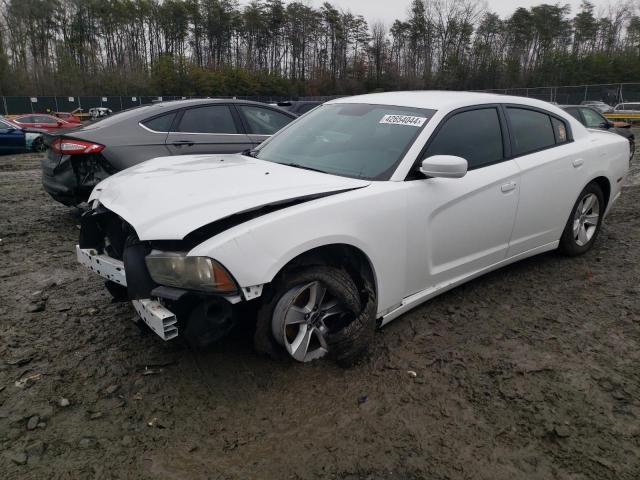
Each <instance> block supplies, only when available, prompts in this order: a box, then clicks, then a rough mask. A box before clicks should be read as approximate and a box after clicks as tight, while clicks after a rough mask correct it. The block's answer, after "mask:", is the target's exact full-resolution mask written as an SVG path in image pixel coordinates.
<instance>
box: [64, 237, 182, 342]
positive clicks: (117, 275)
mask: <svg viewBox="0 0 640 480" xmlns="http://www.w3.org/2000/svg"><path fill="white" fill-rule="evenodd" d="M76 256H77V258H78V262H80V263H81V264H82V265H84V266H85V267H87V268H89V269H90V270H93V271H94V272H95V273H97V274H98V275H100V276H101V277H102V278H105V279H106V280H109V281H111V282H114V283H117V284H118V285H122V286H123V287H126V286H127V277H126V275H125V271H124V263H123V262H121V261H120V260H116V259H115V258H111V257H108V256H106V255H101V254H99V253H98V252H97V251H96V250H94V249H92V248H80V246H79V245H76ZM131 303H133V307H134V308H135V309H136V312H138V315H139V316H140V318H141V319H142V321H143V322H144V323H146V324H147V325H148V326H149V328H151V330H153V331H154V332H155V333H156V334H157V335H158V336H159V337H160V338H162V339H163V340H171V339H173V338H176V337H177V336H178V319H177V318H176V316H175V315H174V313H173V312H171V311H170V310H168V309H167V308H166V307H165V306H164V305H162V304H161V303H160V302H158V301H157V300H152V299H150V298H144V299H140V300H132V302H131Z"/></svg>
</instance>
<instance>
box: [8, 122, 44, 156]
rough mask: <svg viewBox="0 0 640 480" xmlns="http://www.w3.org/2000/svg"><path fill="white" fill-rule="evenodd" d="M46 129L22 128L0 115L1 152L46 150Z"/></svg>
mask: <svg viewBox="0 0 640 480" xmlns="http://www.w3.org/2000/svg"><path fill="white" fill-rule="evenodd" d="M43 134H44V130H38V129H35V128H22V127H19V126H18V125H16V124H15V123H13V122H12V121H11V120H9V119H8V118H4V117H0V154H3V153H25V152H31V151H33V152H44V151H45V149H46V148H45V145H44V139H43Z"/></svg>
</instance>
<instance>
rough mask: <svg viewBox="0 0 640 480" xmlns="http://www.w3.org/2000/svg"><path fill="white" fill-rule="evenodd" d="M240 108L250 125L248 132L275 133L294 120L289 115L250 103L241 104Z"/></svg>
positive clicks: (259, 133)
mask: <svg viewBox="0 0 640 480" xmlns="http://www.w3.org/2000/svg"><path fill="white" fill-rule="evenodd" d="M238 108H239V110H240V112H241V113H242V115H243V116H244V118H245V120H246V122H247V125H248V127H249V132H248V133H253V134H255V135H273V134H274V133H276V132H277V131H278V130H280V129H281V128H282V127H284V126H286V125H288V124H289V123H291V121H292V119H291V118H289V117H288V116H286V115H284V114H282V113H280V112H276V111H275V110H271V109H268V108H262V107H254V106H249V105H241V106H239V107H238Z"/></svg>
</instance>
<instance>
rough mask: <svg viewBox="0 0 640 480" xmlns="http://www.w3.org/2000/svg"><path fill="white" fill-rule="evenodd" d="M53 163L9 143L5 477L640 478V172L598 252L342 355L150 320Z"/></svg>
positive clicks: (485, 283)
mask: <svg viewBox="0 0 640 480" xmlns="http://www.w3.org/2000/svg"><path fill="white" fill-rule="evenodd" d="M37 160H38V158H37V156H33V155H25V156H14V157H0V204H1V205H2V208H1V209H0V237H1V238H2V243H1V244H0V258H2V260H3V266H2V268H1V269H0V283H1V288H0V358H1V359H3V361H0V472H2V478H3V479H7V480H12V479H21V480H25V479H41V478H51V479H58V478H138V479H156V478H157V479H159V478H221V479H245V478H261V479H271V478H273V479H283V478H295V479H324V478H326V479H350V480H356V479H397V480H400V479H402V480H405V479H417V478H428V479H435V480H438V479H452V478H455V479H458V478H460V479H463V478H474V479H487V480H488V479H492V480H501V479H505V480H506V479H513V478H527V479H544V480H547V479H554V478H557V479H569V478H571V479H597V480H604V479H616V480H619V479H623V480H626V479H629V480H632V479H633V480H635V479H637V478H638V476H639V474H640V457H639V455H638V451H640V423H639V422H638V419H639V418H640V369H638V365H639V364H640V302H639V301H638V296H639V294H640V287H639V285H640V266H639V265H640V264H639V260H640V209H639V208H638V205H640V187H639V186H638V184H640V174H638V172H639V170H638V169H637V168H635V169H634V173H633V175H632V177H631V178H632V182H631V183H632V185H629V186H627V187H626V188H625V191H624V194H623V196H622V198H621V200H620V202H619V203H618V205H616V208H615V210H614V211H613V213H612V215H611V216H610V217H609V218H608V219H607V221H606V224H605V226H604V229H603V232H602V235H601V236H600V238H599V240H598V242H597V244H596V245H595V248H594V249H593V250H592V251H591V252H589V253H588V254H587V255H585V256H583V257H579V258H574V259H569V258H565V257H562V256H560V255H558V254H556V253H549V254H545V255H541V256H539V257H536V258H533V259H528V260H525V261H522V262H519V263H517V264H515V265H512V266H510V267H507V268H504V269H502V270H500V271H497V272H494V273H491V274H489V275H486V276H484V277H482V278H480V279H477V280H475V281H473V282H470V283H468V284H466V285H464V286H462V287H460V288H457V289H455V290H453V291H451V292H448V293H446V294H444V295H442V296H440V297H438V298H436V299H434V300H432V301H430V302H428V303H427V304H425V305H423V306H421V307H419V308H417V309H415V310H413V311H412V312H410V313H408V314H406V315H404V316H403V317H402V318H400V319H398V320H397V321H395V322H394V323H392V324H391V325H389V326H388V327H385V328H384V329H383V330H381V331H379V332H377V334H376V336H375V341H374V345H373V348H372V351H371V354H370V355H369V357H368V358H367V359H366V360H365V361H363V362H362V363H361V364H359V365H358V366H356V367H354V368H351V369H347V370H344V369H340V368H338V367H336V366H335V365H333V364H332V363H331V362H324V363H314V364H310V365H292V364H290V363H287V362H276V361H271V360H266V359H264V358H262V357H260V356H258V355H256V354H255V353H254V352H253V350H252V347H251V345H252V342H251V332H249V331H242V330H240V331H238V332H235V333H234V334H233V335H232V336H231V337H230V338H228V339H227V340H226V341H224V342H222V343H221V344H219V345H217V346H216V347H215V348H213V349H211V350H209V351H206V352H200V353H195V352H192V351H190V350H188V349H187V348H185V347H184V346H182V344H181V343H180V342H176V343H169V344H167V343H164V342H162V341H161V340H159V339H158V338H156V337H155V336H154V335H151V334H146V333H145V332H144V331H141V330H140V329H139V328H138V327H137V326H136V325H135V324H134V323H133V322H132V321H131V319H132V318H133V317H134V312H133V309H132V308H131V306H130V305H128V304H126V303H124V304H123V303H111V299H110V297H109V295H108V293H107V292H106V290H105V289H104V287H103V282H102V281H101V280H100V278H98V277H97V276H95V275H93V274H92V273H90V272H88V271H87V270H85V269H84V268H81V267H80V266H79V265H78V264H77V263H76V261H75V258H74V252H73V248H74V244H75V242H76V241H77V235H78V229H77V227H76V225H77V224H78V217H77V212H76V211H75V210H73V209H68V208H65V207H63V206H61V205H58V204H56V203H55V202H54V201H53V200H51V199H50V198H48V197H47V195H46V194H45V193H44V192H43V191H42V188H41V186H40V172H39V171H38V170H37V165H38V163H37ZM34 292H38V294H37V296H35V297H34V296H33V295H32V294H33V293H34ZM45 298H46V304H45V300H44V299H45ZM30 304H42V305H44V306H45V309H44V310H43V311H35V310H33V311H30V310H31V309H30V308H28V307H27V306H28V305H30ZM89 312H91V313H90V314H87V313H89ZM147 372H153V374H152V375H150V374H148V373H147ZM409 372H411V373H409ZM414 373H415V375H414ZM98 413H99V415H98ZM38 417H39V420H37V421H36V420H33V419H34V418H38ZM45 421H46V428H33V429H31V428H30V427H33V425H34V423H35V424H36V425H39V424H40V423H43V422H45Z"/></svg>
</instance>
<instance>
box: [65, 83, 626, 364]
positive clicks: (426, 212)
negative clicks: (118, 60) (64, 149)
mask: <svg viewBox="0 0 640 480" xmlns="http://www.w3.org/2000/svg"><path fill="white" fill-rule="evenodd" d="M628 167H629V144H628V142H627V141H626V140H625V139H623V138H622V137H619V136H618V135H615V134H613V133H609V132H605V131H595V130H587V129H586V128H584V127H583V126H582V125H581V124H580V123H579V122H578V121H577V120H575V119H574V118H573V117H572V116H570V115H568V114H567V113H566V112H564V111H563V110H561V109H559V108H557V107H555V106H553V105H550V104H549V103H546V102H541V101H537V100H533V99H528V98H521V97H508V96H499V95H490V94H482V93H465V92H397V93H384V94H373V95H364V96H359V97H351V98H343V99H339V100H335V101H332V102H329V103H327V104H325V105H323V106H321V107H318V108H317V109H315V110H314V111H312V112H310V113H309V114H307V115H305V116H304V117H302V118H300V119H299V120H297V121H295V122H293V123H292V124H291V125H289V126H288V127H286V128H285V129H283V130H282V131H280V132H279V133H278V134H276V135H275V136H274V137H273V138H271V139H270V140H268V141H267V142H265V143H264V144H262V145H261V146H259V147H258V148H257V149H255V150H253V151H250V152H245V154H244V155H240V154H239V155H194V156H181V157H166V158H158V159H154V160H150V161H148V162H145V163H142V164H140V165H137V166H135V167H133V168H130V169H128V170H125V171H123V172H120V173H118V174H116V175H113V176H112V177H110V178H109V179H107V180H105V181H103V182H102V183H101V184H99V185H98V186H97V187H96V188H95V190H94V191H93V194H92V196H91V199H90V202H91V204H92V210H91V211H89V212H88V213H87V214H85V216H84V217H83V220H82V229H81V235H80V243H79V245H78V247H77V254H78V259H79V260H80V261H81V262H82V263H83V264H85V265H87V266H89V267H90V268H92V269H93V270H95V271H96V272H97V273H99V274H100V275H102V276H103V277H105V278H106V279H107V287H108V289H109V290H110V292H111V293H112V294H113V295H115V296H116V297H119V298H128V299H131V300H132V301H133V304H134V306H135V308H136V310H137V312H138V313H139V315H140V317H141V318H142V319H143V320H144V322H145V323H147V324H148V325H149V326H150V327H151V328H152V329H153V330H154V331H155V332H156V333H157V334H158V335H160V336H161V337H162V338H164V339H172V338H175V337H176V336H178V335H183V336H185V337H186V338H187V340H189V341H190V342H192V343H195V344H197V345H205V344H207V343H208V342H209V341H213V340H216V339H218V338H220V337H222V336H223V335H224V334H226V333H227V332H228V331H229V329H230V328H231V327H232V326H233V325H234V324H235V323H237V322H238V321H242V320H243V318H244V317H245V316H246V312H248V311H255V312H257V315H256V316H257V320H256V325H255V333H254V340H255V345H256V347H257V349H258V350H259V351H261V352H268V353H271V354H278V352H283V353H288V355H289V356H290V357H292V358H293V359H295V360H298V361H301V362H306V361H310V360H314V359H318V358H321V357H324V356H327V355H329V356H331V357H333V358H335V359H337V360H338V361H339V362H341V363H343V364H349V363H352V362H353V361H354V360H356V359H357V358H358V357H359V356H360V355H361V354H362V353H363V352H364V351H366V348H367V345H368V344H369V342H370V341H371V338H372V336H373V333H374V330H375V328H376V327H377V326H382V325H384V324H386V323H388V322H390V321H391V320H393V319H395V318H397V317H399V316H400V315H402V314H403V313H404V312H406V311H407V310H409V309H411V308H413V307H415V306H416V305H419V304H421V303H422V302H424V301H426V300H428V299H430V298H432V297H434V296H436V295H438V294H440V293H442V292H444V291H446V290H449V289H451V288H453V287H455V286H456V285H460V284H461V283H463V282H466V281H468V280H470V279H472V278H475V277H478V276H479V275H482V274H484V273H486V272H489V271H491V270H495V269H497V268H499V267H501V266H503V265H507V264H509V263H513V262H515V261H518V260H521V259H523V258H526V257H530V256H533V255H536V254H539V253H542V252H546V251H549V250H554V249H557V248H559V249H560V250H561V251H562V252H564V253H565V254H568V255H579V254H583V253H585V252H587V251H588V250H589V249H590V248H591V247H592V246H593V244H594V242H595V240H596V238H597V237H598V232H599V231H600V227H601V224H602V221H603V218H604V217H605V215H606V214H607V212H608V211H609V210H610V209H611V208H612V206H613V204H614V202H615V201H616V200H617V198H618V197H619V196H620V193H621V188H622V181H623V177H624V176H625V174H626V172H627V170H628ZM243 305H246V306H255V307H256V308H255V310H253V309H249V308H242V307H243ZM239 313H241V314H240V315H239ZM248 328H249V327H248ZM251 328H253V327H251Z"/></svg>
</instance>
